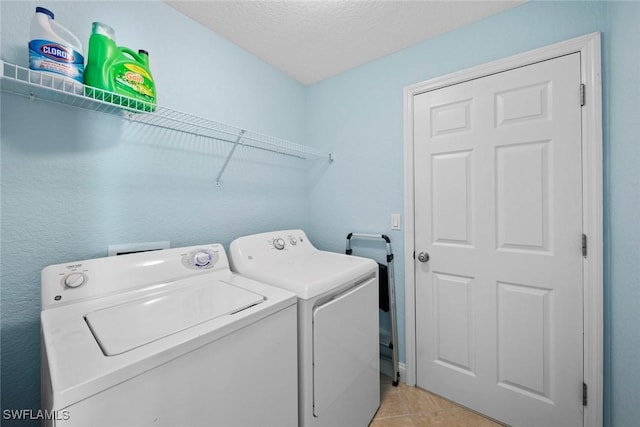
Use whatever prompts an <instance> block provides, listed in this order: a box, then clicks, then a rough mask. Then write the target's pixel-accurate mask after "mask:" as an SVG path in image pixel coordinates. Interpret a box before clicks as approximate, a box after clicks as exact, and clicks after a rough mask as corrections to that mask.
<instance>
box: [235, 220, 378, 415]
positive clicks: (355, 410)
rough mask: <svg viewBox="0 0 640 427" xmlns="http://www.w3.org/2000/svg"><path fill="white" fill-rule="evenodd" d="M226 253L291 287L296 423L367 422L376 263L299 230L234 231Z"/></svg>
mask: <svg viewBox="0 0 640 427" xmlns="http://www.w3.org/2000/svg"><path fill="white" fill-rule="evenodd" d="M229 253H230V257H231V266H232V269H233V270H234V271H236V272H238V273H240V274H242V275H244V276H246V277H250V278H253V279H256V280H260V281H262V282H265V283H268V284H271V285H274V286H278V287H280V288H282V289H286V290H289V291H292V292H295V293H296V294H297V295H298V367H299V391H298V393H299V417H300V426H303V427H311V426H327V427H329V426H330V427H341V426H344V427H364V426H367V425H368V424H369V422H370V421H371V419H372V418H373V416H374V415H375V412H376V410H377V409H378V407H379V406H380V372H379V365H380V360H379V344H378V340H379V337H378V329H379V328H378V277H377V274H378V265H377V264H376V263H375V262H374V261H373V260H370V259H366V258H360V257H355V256H347V255H342V254H337V253H333V252H326V251H320V250H318V249H316V248H315V247H314V246H313V245H312V244H311V242H310V241H309V239H308V238H307V236H306V234H305V233H304V232H303V231H302V230H285V231H275V232H270V233H262V234H255V235H252V236H246V237H241V238H238V239H236V240H234V241H233V242H232V243H231V246H230V251H229Z"/></svg>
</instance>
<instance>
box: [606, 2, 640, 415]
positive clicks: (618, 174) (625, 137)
mask: <svg viewBox="0 0 640 427" xmlns="http://www.w3.org/2000/svg"><path fill="white" fill-rule="evenodd" d="M607 7H608V12H609V14H608V19H609V22H608V28H609V32H608V33H607V34H606V37H605V43H604V46H603V51H604V53H605V55H604V61H605V63H604V70H605V78H606V81H607V88H608V93H607V94H606V97H605V102H606V109H605V123H606V125H607V126H606V135H605V154H606V178H605V209H606V216H607V221H606V224H605V227H606V228H605V231H608V232H607V233H606V242H605V256H606V263H605V267H606V269H605V272H606V278H605V283H606V286H607V289H606V301H605V342H606V347H605V348H606V350H608V351H607V352H606V355H605V356H606V357H605V381H606V386H607V388H606V389H605V408H607V409H609V410H608V411H607V412H606V413H605V417H606V418H605V421H606V422H608V423H609V424H608V425H611V426H632V425H637V424H638V420H640V406H639V405H638V402H640V369H638V364H639V361H640V310H639V309H638V307H640V220H638V210H639V209H640V167H639V166H640V80H639V78H638V77H639V76H640V32H639V31H638V29H639V27H640V2H612V3H607Z"/></svg>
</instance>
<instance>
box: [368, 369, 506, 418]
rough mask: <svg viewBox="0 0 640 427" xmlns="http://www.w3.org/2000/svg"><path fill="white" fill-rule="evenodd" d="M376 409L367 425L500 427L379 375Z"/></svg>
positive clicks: (465, 410)
mask: <svg viewBox="0 0 640 427" xmlns="http://www.w3.org/2000/svg"><path fill="white" fill-rule="evenodd" d="M380 402H381V404H380V409H378V412H377V413H376V415H375V417H374V418H373V421H372V422H371V424H369V427H428V426H438V427H502V425H501V424H497V423H495V422H494V421H491V420H489V419H487V418H484V417H482V416H480V415H478V414H476V413H475V412H472V411H469V410H467V409H465V408H462V407H460V406H458V405H455V404H454V403H451V402H449V401H448V400H445V399H443V398H441V397H438V396H436V395H434V394H431V393H429V392H427V391H424V390H421V389H419V388H416V387H411V386H408V385H406V384H403V383H400V384H398V387H394V386H393V385H392V384H391V378H389V377H387V376H385V375H381V376H380Z"/></svg>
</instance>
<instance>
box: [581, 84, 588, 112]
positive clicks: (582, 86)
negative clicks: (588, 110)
mask: <svg viewBox="0 0 640 427" xmlns="http://www.w3.org/2000/svg"><path fill="white" fill-rule="evenodd" d="M586 90H587V89H586V86H585V85H584V83H580V106H581V107H584V104H586V103H587V101H586V95H585V92H586Z"/></svg>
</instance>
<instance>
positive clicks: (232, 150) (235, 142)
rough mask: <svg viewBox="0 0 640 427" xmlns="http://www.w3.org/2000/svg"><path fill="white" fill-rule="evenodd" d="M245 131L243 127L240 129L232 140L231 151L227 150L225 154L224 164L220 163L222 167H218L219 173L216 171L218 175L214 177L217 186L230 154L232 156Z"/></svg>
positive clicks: (219, 184) (220, 184) (220, 183)
mask: <svg viewBox="0 0 640 427" xmlns="http://www.w3.org/2000/svg"><path fill="white" fill-rule="evenodd" d="M245 132H246V131H245V130H244V129H243V130H241V131H240V133H239V134H238V136H237V138H236V140H235V141H234V142H233V148H232V149H231V151H229V155H228V156H227V159H226V160H225V161H224V165H222V169H220V173H218V176H217V177H216V185H217V186H218V187H220V186H222V182H220V178H221V177H222V174H223V173H224V171H225V169H226V168H227V166H228V165H229V160H231V156H233V153H235V151H236V148H238V143H239V142H240V140H241V139H242V136H243V135H244V133H245Z"/></svg>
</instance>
